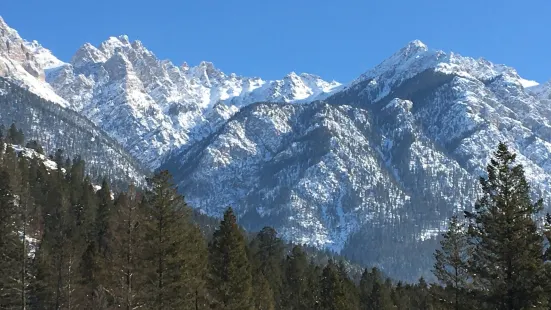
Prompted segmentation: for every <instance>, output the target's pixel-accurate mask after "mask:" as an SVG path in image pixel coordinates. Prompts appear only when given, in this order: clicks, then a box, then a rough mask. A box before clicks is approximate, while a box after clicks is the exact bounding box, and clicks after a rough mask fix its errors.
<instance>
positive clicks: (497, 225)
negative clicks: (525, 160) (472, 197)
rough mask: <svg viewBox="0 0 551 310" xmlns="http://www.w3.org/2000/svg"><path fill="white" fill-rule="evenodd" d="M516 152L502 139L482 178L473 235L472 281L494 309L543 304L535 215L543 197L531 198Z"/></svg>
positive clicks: (539, 239)
mask: <svg viewBox="0 0 551 310" xmlns="http://www.w3.org/2000/svg"><path fill="white" fill-rule="evenodd" d="M515 159H516V155H515V154H512V153H511V152H509V150H508V149H507V146H506V145H505V144H504V143H500V144H499V146H498V149H497V151H496V152H495V153H494V156H493V158H492V159H491V161H490V164H489V165H488V167H487V173H488V175H487V177H481V178H480V184H481V186H482V191H483V196H482V197H481V198H480V199H479V200H478V201H477V202H476V204H475V213H474V223H472V225H470V227H469V235H470V237H471V242H472V244H473V246H474V248H473V256H472V259H471V260H470V268H469V270H470V272H471V276H472V277H473V284H474V286H475V288H477V289H478V291H479V292H480V293H482V294H483V298H484V300H483V302H485V303H487V304H488V305H489V306H490V307H492V308H496V309H509V310H513V309H528V308H530V309H537V308H542V307H543V296H542V295H543V288H542V287H541V284H540V283H539V279H540V275H541V274H542V272H543V238H542V236H541V235H540V234H538V232H537V226H536V223H535V222H534V219H533V217H534V216H535V215H536V213H537V212H539V211H540V210H541V209H542V200H538V201H537V202H535V203H533V202H532V201H531V199H530V186H529V185H528V183H527V181H526V178H525V176H524V169H523V167H522V165H516V164H515Z"/></svg>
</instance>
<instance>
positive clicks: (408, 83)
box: [0, 19, 551, 280]
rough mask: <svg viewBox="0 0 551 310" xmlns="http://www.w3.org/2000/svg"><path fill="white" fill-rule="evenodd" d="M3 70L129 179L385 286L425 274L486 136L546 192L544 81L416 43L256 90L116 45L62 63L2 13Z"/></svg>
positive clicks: (479, 168) (550, 138) (114, 41)
mask: <svg viewBox="0 0 551 310" xmlns="http://www.w3.org/2000/svg"><path fill="white" fill-rule="evenodd" d="M0 76H2V77H3V79H4V80H5V84H6V85H7V84H9V85H13V86H11V88H10V89H14V88H18V89H21V90H20V91H23V90H24V91H26V92H29V93H31V94H32V96H36V97H40V98H41V100H42V101H43V103H41V104H44V105H48V106H51V105H56V106H57V107H58V108H59V109H60V111H64V112H63V113H65V114H67V115H69V114H70V115H73V117H81V118H83V119H85V121H84V120H83V122H89V123H90V126H89V128H93V130H96V132H97V134H96V135H101V136H102V137H105V138H104V140H102V141H109V148H110V149H113V150H116V152H115V153H116V154H120V158H124V165H126V167H134V168H133V169H134V170H133V171H147V170H156V169H169V170H170V171H171V172H172V174H173V175H174V177H175V180H176V182H177V184H178V185H179V189H180V191H181V192H182V193H183V194H184V195H185V197H186V200H187V201H188V202H189V203H190V205H191V206H193V207H194V208H197V209H199V210H200V211H201V212H203V213H205V214H208V215H212V216H219V215H221V213H222V212H223V210H224V209H225V208H226V207H227V206H229V205H231V206H232V207H234V209H235V210H236V213H237V214H238V215H239V218H240V222H241V223H242V225H243V226H244V227H246V228H247V229H250V230H257V229H260V228H262V227H263V226H265V225H270V226H274V227H275V228H276V229H277V230H278V232H279V233H280V234H281V235H282V236H283V237H284V238H285V239H287V240H290V241H294V242H298V243H305V244H309V245H315V246H318V247H320V248H328V249H331V250H334V251H336V252H340V253H342V254H344V255H346V256H347V257H349V258H350V259H352V260H354V261H357V262H359V263H362V264H371V265H378V266H379V267H381V268H382V269H383V270H384V271H385V272H387V273H388V274H389V275H391V276H394V277H396V278H402V279H409V280H412V279H415V278H416V277H418V276H420V275H426V274H427V273H428V272H429V270H430V267H431V259H432V251H433V249H434V248H435V246H436V243H437V241H436V236H438V234H439V232H440V231H441V230H442V229H444V228H445V223H446V219H447V218H448V217H449V216H450V215H452V214H453V213H456V212H459V211H461V210H465V209H467V210H468V209H470V208H472V206H473V203H474V201H475V200H476V197H477V195H478V193H479V187H478V183H477V178H478V176H479V175H481V174H484V167H485V165H486V164H487V162H488V160H489V157H490V155H491V153H492V151H493V149H494V148H495V146H496V145H497V142H498V141H504V142H506V143H507V144H508V145H509V146H510V148H511V149H512V150H513V151H515V152H516V153H517V155H518V156H517V159H518V161H519V162H520V163H522V164H523V165H524V167H525V171H526V173H527V177H528V179H529V181H530V182H531V185H532V189H533V192H534V195H535V196H542V197H544V198H545V199H546V200H549V197H550V195H549V194H550V193H551V182H550V181H551V105H550V103H551V82H547V83H543V84H538V83H536V82H534V81H531V80H528V79H525V78H523V77H521V76H519V74H518V73H517V72H516V71H515V69H514V68H511V67H508V66H505V65H498V64H493V63H491V62H490V61H488V60H485V59H482V58H479V59H474V58H470V57H464V56H461V55H458V54H455V53H451V52H450V53H447V52H443V51H439V50H432V49H429V48H428V47H427V46H426V45H425V44H423V43H422V42H420V41H418V40H415V41H412V42H410V43H408V44H407V45H406V46H404V47H403V48H402V49H400V50H399V51H397V52H396V53H395V54H393V55H391V56H390V57H389V58H388V59H386V60H384V61H383V62H382V63H380V64H379V65H377V66H376V67H374V68H372V69H369V70H368V71H366V72H365V73H364V74H362V75H361V76H359V77H358V78H356V79H355V80H353V81H351V82H349V83H339V82H336V81H325V80H323V79H322V78H321V77H318V76H315V75H311V74H306V73H303V74H296V73H294V72H292V73H290V74H288V75H287V76H285V77H283V78H282V79H281V80H273V81H269V80H263V79H261V78H257V77H242V76H239V75H237V74H233V73H232V74H226V73H224V72H222V71H220V70H218V69H217V68H216V67H214V65H213V64H212V63H209V62H201V63H200V64H199V65H197V66H189V65H187V64H185V63H184V64H183V65H181V66H176V65H174V64H173V63H171V62H170V61H167V60H160V59H158V58H157V57H156V56H155V54H153V52H151V51H149V50H148V49H147V48H146V47H145V46H144V45H143V44H142V43H141V42H140V41H132V42H131V41H130V40H129V38H128V37H127V36H118V37H111V38H108V39H107V40H106V41H104V42H103V43H101V44H99V46H93V45H91V44H88V43H86V44H84V45H83V46H82V47H81V48H80V49H78V50H77V51H76V53H75V54H74V56H73V57H72V58H71V60H70V61H69V62H64V61H61V60H59V59H57V58H56V57H55V56H54V55H53V54H52V53H51V52H50V51H49V50H48V49H46V48H44V47H42V46H41V45H40V44H39V43H38V42H36V41H32V42H30V41H26V40H24V39H22V38H21V37H20V36H19V35H18V33H17V31H15V30H14V29H11V28H10V27H9V26H8V25H7V24H6V23H5V22H4V21H3V20H1V19H0ZM0 86H2V85H1V84H0ZM6 88H7V87H4V88H2V87H0V99H1V98H2V96H4V97H5V95H6V94H7V93H9V92H8V90H6ZM18 91H19V90H18ZM5 101H6V100H5ZM35 101H36V100H35ZM10 102H11V101H10ZM18 104H19V105H25V104H26V103H25V102H24V101H20V102H18ZM19 117H21V116H19ZM0 121H2V122H4V123H6V122H11V121H23V120H19V119H18V117H11V118H8V117H5V116H4V115H0ZM25 122H26V123H29V124H30V122H29V121H28V120H26V121H25ZM77 123H79V122H77ZM46 127H48V126H46ZM50 127H51V126H50ZM88 130H92V129H88ZM52 135H54V136H55V134H53V133H52ZM59 135H61V133H59V134H58V135H57V136H59ZM106 143H107V142H106ZM53 147H54V146H52V148H53ZM76 151H77V150H76V149H75V150H74V152H73V153H75V152H76ZM101 158H103V157H101ZM133 161H135V162H133ZM131 162H132V163H131ZM120 163H122V159H121V161H120ZM138 166H139V167H138ZM128 169H129V168H128ZM128 169H125V170H126V171H128ZM121 173H122V172H121ZM136 173H137V172H136ZM134 179H136V177H134ZM412 251H416V252H413V253H418V255H417V256H416V257H412V255H411V253H412Z"/></svg>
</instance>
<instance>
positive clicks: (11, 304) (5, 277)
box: [0, 169, 22, 309]
mask: <svg viewBox="0 0 551 310" xmlns="http://www.w3.org/2000/svg"><path fill="white" fill-rule="evenodd" d="M10 183H11V182H10V174H9V173H8V172H7V171H5V170H3V169H2V170H0V275H2V277H1V278H0V309H11V308H16V307H17V306H21V300H20V291H19V288H20V286H19V283H18V279H19V276H18V274H19V273H20V272H21V270H20V262H21V259H22V258H21V256H20V253H21V251H20V249H21V248H22V242H21V240H20V239H19V236H18V235H17V231H18V228H19V227H18V226H19V222H20V218H19V216H18V212H17V206H16V201H15V193H14V191H13V189H12V187H11V184H10Z"/></svg>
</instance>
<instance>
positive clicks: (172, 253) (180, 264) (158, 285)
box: [141, 171, 203, 309]
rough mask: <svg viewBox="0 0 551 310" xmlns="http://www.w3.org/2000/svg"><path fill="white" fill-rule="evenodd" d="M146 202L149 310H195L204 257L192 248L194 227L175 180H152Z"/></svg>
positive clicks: (161, 177)
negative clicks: (196, 281)
mask: <svg viewBox="0 0 551 310" xmlns="http://www.w3.org/2000/svg"><path fill="white" fill-rule="evenodd" d="M149 186H150V190H148V191H147V192H146V193H145V197H144V200H143V206H142V208H144V209H143V212H144V216H145V218H144V220H143V221H142V224H143V226H142V228H141V229H143V230H144V242H145V244H144V254H145V256H144V257H143V262H144V263H145V270H144V272H145V276H146V277H147V279H146V281H145V285H144V289H143V293H144V294H143V296H142V298H143V300H144V302H145V307H146V308H148V309H194V308H195V306H196V303H197V298H196V296H197V286H196V285H195V279H197V278H199V277H202V276H203V275H202V274H200V273H201V272H202V270H200V269H198V270H191V268H196V267H197V266H200V264H199V263H198V262H197V260H198V259H200V256H197V253H192V252H191V251H193V250H196V249H197V247H196V246H197V243H194V245H193V246H195V248H188V246H189V240H190V234H191V232H192V231H195V232H197V231H196V230H194V229H192V227H193V225H192V224H191V223H190V210H189V208H188V207H187V205H186V204H185V202H184V200H183V197H182V196H180V195H179V194H178V192H177V189H176V188H175V187H174V184H173V181H172V176H171V175H170V174H169V173H168V171H162V172H160V173H159V174H156V175H155V176H154V177H153V178H152V179H150V180H149Z"/></svg>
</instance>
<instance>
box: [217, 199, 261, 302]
mask: <svg viewBox="0 0 551 310" xmlns="http://www.w3.org/2000/svg"><path fill="white" fill-rule="evenodd" d="M209 269H210V270H209V278H208V279H209V283H208V284H209V289H210V291H211V292H212V295H213V299H214V300H213V302H214V308H215V309H227V310H246V309H247V310H248V309H252V308H253V304H252V302H251V301H252V299H253V298H252V297H253V296H252V276H251V266H250V263H249V260H248V258H247V252H246V243H245V237H244V236H243V233H242V232H241V230H240V228H239V226H238V225H237V219H236V218H235V215H234V214H233V210H232V209H231V208H228V210H227V211H226V212H225V213H224V219H223V220H222V222H220V227H219V228H218V229H217V230H216V231H215V232H214V236H213V239H212V241H211V243H210V244H209Z"/></svg>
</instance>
